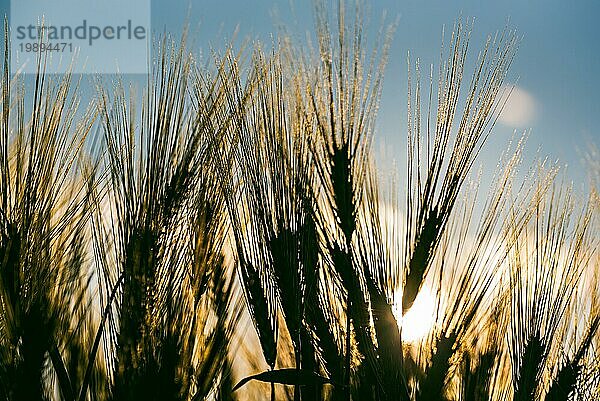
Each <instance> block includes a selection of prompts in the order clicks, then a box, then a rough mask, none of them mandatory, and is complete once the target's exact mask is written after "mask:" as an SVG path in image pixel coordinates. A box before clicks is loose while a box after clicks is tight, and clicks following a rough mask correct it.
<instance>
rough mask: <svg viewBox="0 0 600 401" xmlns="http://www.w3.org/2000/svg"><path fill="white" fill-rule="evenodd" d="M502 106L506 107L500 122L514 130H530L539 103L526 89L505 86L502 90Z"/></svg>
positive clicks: (500, 96)
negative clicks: (529, 126)
mask: <svg viewBox="0 0 600 401" xmlns="http://www.w3.org/2000/svg"><path fill="white" fill-rule="evenodd" d="M499 99H500V102H501V103H500V104H503V103H504V102H505V101H506V100H507V99H508V101H506V104H505V105H504V108H503V109H502V113H500V116H499V117H498V121H499V122H500V123H502V124H504V125H506V126H509V127H512V128H528V127H527V126H528V125H529V124H531V123H532V122H533V121H534V119H535V115H536V111H537V103H536V100H535V98H534V97H533V96H532V95H531V94H530V93H529V92H527V91H526V90H525V89H523V88H520V87H518V86H512V85H505V86H503V87H502V88H501V89H500V93H499Z"/></svg>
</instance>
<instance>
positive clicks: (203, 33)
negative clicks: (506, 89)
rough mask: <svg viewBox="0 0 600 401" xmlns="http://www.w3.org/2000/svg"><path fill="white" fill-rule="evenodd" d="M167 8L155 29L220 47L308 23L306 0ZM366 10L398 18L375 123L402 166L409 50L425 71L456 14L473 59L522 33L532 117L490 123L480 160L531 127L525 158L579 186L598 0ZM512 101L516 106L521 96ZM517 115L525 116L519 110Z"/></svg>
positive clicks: (594, 133)
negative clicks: (232, 39)
mask: <svg viewBox="0 0 600 401" xmlns="http://www.w3.org/2000/svg"><path fill="white" fill-rule="evenodd" d="M332 3H333V4H335V3H336V1H332ZM164 4H165V3H164V2H161V1H154V2H153V3H152V6H153V13H152V23H153V27H154V28H155V29H157V30H160V29H162V28H165V29H166V30H168V31H171V32H174V31H177V30H178V29H180V27H181V21H182V20H185V19H186V17H187V16H189V20H190V23H191V25H192V33H194V29H193V28H194V27H195V28H196V29H197V31H196V34H195V35H192V37H194V40H195V41H196V42H197V45H199V46H205V45H206V44H207V43H218V42H219V40H221V39H223V38H225V37H229V34H230V33H231V32H232V31H233V30H234V29H235V27H239V31H240V36H242V37H244V36H246V35H249V36H250V37H252V38H259V39H263V40H268V39H269V34H270V33H271V32H273V31H274V28H273V27H274V26H275V25H276V24H277V23H279V22H284V23H294V25H295V30H296V31H303V30H304V31H310V30H311V29H312V26H313V18H312V6H311V2H310V1H292V2H290V1H289V0H263V1H256V2H251V1H239V0H218V1H215V0H210V1H200V0H198V1H191V2H190V1H174V2H172V3H170V5H169V6H165V5H164ZM290 4H291V6H290ZM368 4H369V8H370V12H369V14H370V15H371V26H372V27H373V32H374V31H375V30H376V29H377V28H378V23H379V20H380V16H381V15H382V13H383V12H384V11H386V13H387V16H388V20H390V21H392V20H394V19H395V18H396V17H399V23H398V27H397V30H396V33H395V36H394V40H393V43H392V49H391V53H390V61H389V64H388V67H387V70H386V81H385V86H384V92H383V98H382V105H381V110H380V114H379V123H378V131H379V132H378V137H379V139H382V140H383V141H384V142H385V143H386V144H387V145H388V148H391V149H393V151H392V153H398V159H399V161H402V160H403V156H404V153H405V152H404V143H405V141H404V137H405V127H406V117H405V116H406V82H407V72H406V56H407V52H408V51H409V50H410V52H411V55H413V56H415V57H417V56H418V57H420V58H421V61H422V63H423V64H424V65H428V64H430V63H432V62H433V63H436V62H437V61H438V57H439V49H440V43H441V31H442V27H443V26H444V25H445V26H446V27H447V29H449V28H450V27H451V26H452V24H453V22H454V21H455V20H456V19H457V18H460V17H461V16H462V17H474V18H475V26H474V45H475V46H473V47H472V56H473V57H476V55H477V54H476V50H477V49H478V48H479V47H480V46H479V45H480V44H481V41H482V40H483V39H484V38H485V37H486V35H488V34H490V33H494V32H495V31H497V30H501V29H503V28H504V26H505V25H506V23H507V21H508V22H509V24H510V26H511V27H513V28H516V29H517V31H518V33H519V34H520V35H522V36H523V40H522V43H521V45H520V49H519V52H518V54H517V58H516V60H515V62H514V64H513V66H512V69H511V74H510V75H509V81H511V82H515V81H516V80H517V79H518V88H519V89H520V91H518V92H517V93H515V95H516V96H515V97H518V95H519V94H521V95H523V96H525V97H526V98H525V100H526V101H530V102H531V103H532V105H531V108H532V110H530V112H529V113H525V115H522V116H521V117H523V118H517V119H516V120H521V121H515V119H511V118H507V119H506V120H507V121H506V122H505V123H500V124H499V125H498V126H497V129H496V130H495V137H494V138H492V140H491V141H490V146H488V149H487V151H486V152H484V154H483V155H482V161H483V162H486V161H487V160H488V159H492V160H495V159H496V158H497V156H498V155H499V151H500V149H499V147H503V146H504V144H505V143H506V141H507V140H508V138H510V136H511V135H512V133H513V131H514V130H515V129H516V130H518V131H519V132H520V131H522V130H524V129H530V130H531V132H530V136H529V140H528V147H527V149H528V152H527V153H528V155H529V160H530V159H531V158H532V157H533V156H534V155H535V153H536V152H537V151H538V149H539V150H540V152H541V155H548V156H549V157H550V158H551V159H559V160H560V161H561V162H562V163H566V164H568V165H569V170H568V171H569V177H570V178H572V179H573V180H574V181H576V183H577V182H578V181H580V180H584V179H585V173H584V172H583V171H582V167H583V165H582V164H581V162H580V160H581V152H584V151H585V150H586V149H587V147H588V146H589V144H590V143H596V144H599V143H600V129H599V128H598V123H597V119H598V116H599V115H600V76H599V75H598V74H599V73H600V45H599V44H598V40H600V24H598V18H599V17H600V2H594V1H574V2H572V1H548V0H512V1H495V2H492V1H481V0H480V1H475V0H468V1H447V0H446V1H443V0H435V1H432V0H427V1H417V0H408V1H398V0H383V1H371V2H369V3H368ZM290 10H293V11H290ZM514 100H515V102H516V104H515V106H518V105H519V101H520V99H514ZM521 109H522V107H521ZM516 111H522V110H519V107H517V110H516ZM511 120H512V121H511ZM386 153H387V152H386ZM486 164H487V163H486ZM400 165H402V163H400Z"/></svg>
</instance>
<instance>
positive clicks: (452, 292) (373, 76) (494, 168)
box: [0, 2, 600, 401]
mask: <svg viewBox="0 0 600 401" xmlns="http://www.w3.org/2000/svg"><path fill="white" fill-rule="evenodd" d="M340 4H341V5H340V6H339V7H338V8H337V9H335V10H331V9H329V8H327V7H326V6H325V5H324V3H321V2H316V12H315V26H314V34H315V38H316V41H315V44H314V45H313V46H307V45H304V44H302V43H296V42H294V41H293V40H291V39H289V38H286V37H284V38H283V39H281V40H278V41H273V43H271V44H264V43H263V44H261V43H257V42H256V43H255V42H251V43H246V44H244V45H241V46H235V45H234V42H233V41H232V43H231V46H230V47H227V48H225V49H214V50H213V52H212V54H211V62H210V63H209V64H208V65H202V64H201V63H198V62H197V59H196V58H195V57H194V55H193V53H192V52H190V51H189V49H188V46H187V42H186V40H187V39H186V36H185V35H184V36H183V37H181V38H172V37H169V36H168V35H166V36H164V37H163V38H161V40H159V41H158V42H157V44H156V51H155V53H154V54H155V56H154V62H153V64H152V66H153V68H152V73H151V74H150V76H149V77H148V80H147V82H148V85H147V88H146V90H145V91H144V93H143V95H142V96H141V97H140V99H137V98H136V96H135V95H134V94H132V92H131V90H130V88H129V87H128V86H127V85H126V84H125V83H124V82H123V81H122V80H119V79H116V80H114V81H109V82H107V81H105V80H100V79H98V80H97V81H95V82H96V84H95V88H96V91H95V94H94V96H93V100H92V101H91V102H90V103H89V104H82V103H81V101H80V93H79V92H80V85H81V81H80V79H85V78H78V77H77V76H75V75H73V74H70V73H66V74H63V75H51V74H46V73H45V72H44V70H43V68H44V67H43V65H44V64H43V60H42V59H40V60H39V65H40V67H39V72H38V74H37V75H36V76H35V80H34V84H33V85H31V86H28V85H25V84H24V83H23V82H24V80H23V77H21V76H19V74H15V73H14V72H12V71H10V68H9V65H10V63H9V53H10V52H9V49H10V41H9V40H8V39H7V41H6V44H5V53H4V65H3V75H2V80H1V88H2V92H1V93H2V109H1V111H0V115H1V118H0V121H1V123H0V189H1V191H0V400H6V401H13V400H14V401H36V400H64V401H87V400H89V401H96V400H98V401H104V400H115V401H120V400H156V401H168V400H182V401H183V400H185V401H192V400H193V401H201V400H215V401H216V400H219V401H225V400H271V401H274V400H288V399H289V400H291V399H293V400H294V401H300V400H304V401H316V400H331V401H341V400H344V401H349V400H354V401H363V400H364V401H369V400H374V401H375V400H377V401H384V400H390V401H391V400H394V401H395V400H406V401H408V400H414V401H437V400H440V401H441V400H464V401H484V400H490V401H491V400H515V401H524V400H548V401H550V400H577V401H579V400H595V399H600V353H599V350H598V340H599V336H598V327H599V325H600V303H599V302H600V300H599V299H598V289H599V288H600V277H599V276H598V271H599V270H598V269H599V268H600V253H599V249H598V245H599V243H598V241H599V240H600V235H599V234H600V230H599V229H600V226H599V223H600V221H599V219H598V217H600V196H599V192H598V190H599V189H600V183H599V182H598V181H599V180H598V177H599V176H600V168H599V166H598V153H597V151H594V150H593V149H592V150H590V151H589V155H588V162H587V166H588V168H589V176H590V182H589V190H586V191H579V192H578V191H577V190H575V189H574V186H573V185H572V184H571V183H570V181H569V177H568V175H567V174H566V173H564V172H563V171H562V169H561V166H560V164H559V163H552V162H550V161H549V160H550V159H547V158H545V157H543V156H540V157H539V159H538V160H536V161H535V162H534V163H532V164H529V163H525V162H524V160H523V157H522V155H523V149H524V148H525V147H526V146H527V133H524V134H523V135H520V134H519V133H517V134H516V135H515V136H514V137H513V139H512V140H511V141H507V143H506V148H505V149H504V150H502V151H501V152H498V153H497V155H496V156H497V160H496V163H494V164H492V165H491V167H490V163H486V164H485V165H484V166H483V168H484V169H486V170H490V171H489V172H490V173H493V180H492V181H491V182H490V183H489V184H488V183H486V184H483V183H482V180H480V179H479V175H478V173H477V166H478V165H479V163H480V160H479V158H478V156H479V155H480V152H481V149H482V148H484V147H485V146H486V143H487V139H488V138H489V137H490V136H491V135H494V128H495V123H496V121H497V119H498V116H499V114H500V112H501V110H502V108H503V106H504V104H505V100H504V101H503V98H502V96H501V91H502V88H504V87H506V85H510V82H508V81H507V74H508V71H509V69H510V67H511V64H512V62H513V59H514V58H515V57H518V54H517V53H518V52H517V49H518V46H519V43H520V37H519V36H518V35H519V34H518V33H517V32H516V31H513V30H511V29H509V28H506V29H504V30H501V31H499V32H497V33H492V34H490V36H489V38H488V40H487V42H486V43H485V45H484V47H482V48H481V49H472V48H470V47H469V41H470V37H471V32H472V31H473V29H474V28H473V24H472V22H471V21H470V20H468V19H459V20H457V22H456V23H455V24H454V26H453V28H452V29H451V30H448V32H446V34H445V39H444V40H443V44H442V50H441V54H442V55H441V58H440V60H439V64H438V65H436V66H435V67H433V68H431V69H429V67H426V68H423V67H422V66H421V65H420V62H419V61H418V60H417V59H415V58H413V57H412V56H411V58H410V59H409V61H408V66H409V67H408V71H407V72H406V79H407V80H408V82H409V85H408V87H409V91H408V94H407V105H408V115H409V118H408V126H406V127H398V135H402V136H404V137H406V143H407V148H406V160H407V163H406V165H405V166H402V167H401V169H400V170H399V171H401V174H403V175H404V182H405V184H406V185H404V186H401V185H400V184H399V181H400V180H399V179H398V177H397V176H395V175H394V174H393V173H390V171H388V169H386V168H383V167H381V166H380V160H378V158H377V157H376V154H375V153H376V152H375V151H374V150H373V141H374V137H375V136H376V135H377V132H376V121H377V115H378V108H379V102H380V98H381V91H382V88H383V86H384V70H385V66H386V63H387V58H388V50H389V44H390V42H391V41H392V40H393V32H394V24H390V25H387V24H385V23H384V24H383V25H382V27H381V29H380V35H379V37H376V38H370V40H367V39H366V38H365V36H367V35H366V29H365V22H364V20H363V18H362V17H361V16H362V13H361V11H360V10H358V11H357V10H354V9H351V7H348V9H345V8H344V6H343V2H341V3H340ZM5 26H6V28H5V32H6V37H7V38H9V37H10V35H9V32H8V25H5ZM471 67H472V68H471Z"/></svg>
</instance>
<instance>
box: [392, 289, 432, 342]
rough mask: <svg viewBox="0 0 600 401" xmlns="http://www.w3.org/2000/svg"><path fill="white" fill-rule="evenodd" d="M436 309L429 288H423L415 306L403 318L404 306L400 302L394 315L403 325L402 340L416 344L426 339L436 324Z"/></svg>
mask: <svg viewBox="0 0 600 401" xmlns="http://www.w3.org/2000/svg"><path fill="white" fill-rule="evenodd" d="M400 298H401V297H400ZM436 308H437V302H436V299H435V297H434V296H433V293H432V292H431V290H430V289H429V288H428V287H423V288H421V291H419V294H418V295H417V298H416V299H415V302H414V304H413V306H412V307H411V308H410V309H409V310H408V312H406V314H405V315H404V316H402V304H401V302H398V303H397V305H396V307H395V308H394V314H395V315H396V319H397V320H398V322H399V323H400V322H401V324H402V340H403V341H406V342H416V341H419V340H420V339H422V338H423V337H425V336H426V335H427V334H428V333H429V332H430V331H431V328H432V327H433V324H434V323H435V312H436Z"/></svg>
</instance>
